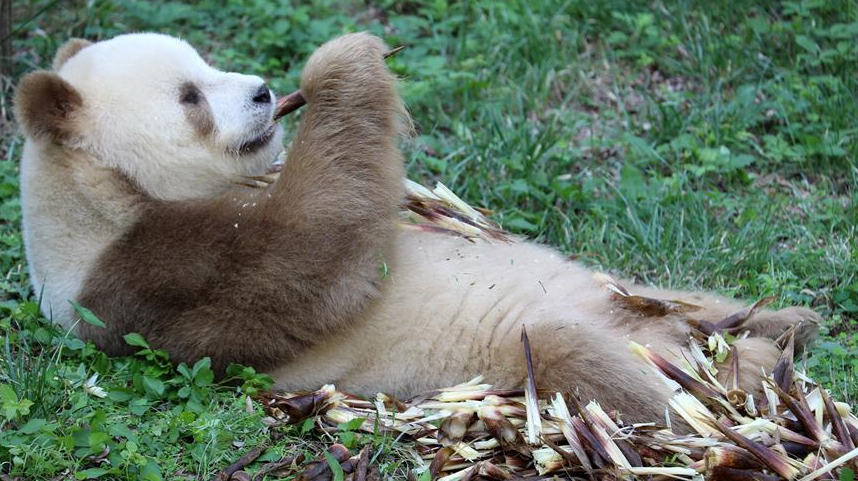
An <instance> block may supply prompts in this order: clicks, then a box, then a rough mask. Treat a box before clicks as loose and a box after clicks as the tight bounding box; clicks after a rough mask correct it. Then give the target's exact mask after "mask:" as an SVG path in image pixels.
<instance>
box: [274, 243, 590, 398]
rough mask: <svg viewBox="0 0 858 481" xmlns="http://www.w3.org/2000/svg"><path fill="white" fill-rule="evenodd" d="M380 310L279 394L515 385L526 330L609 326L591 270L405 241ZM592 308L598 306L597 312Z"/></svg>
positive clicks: (553, 255)
mask: <svg viewBox="0 0 858 481" xmlns="http://www.w3.org/2000/svg"><path fill="white" fill-rule="evenodd" d="M393 257H394V258H393V259H391V265H392V269H391V274H390V276H389V277H388V278H387V279H385V281H384V282H385V284H384V287H383V294H382V298H381V300H380V302H378V303H377V304H376V305H375V306H373V307H372V308H371V309H370V310H369V312H367V313H366V315H364V316H363V318H362V319H361V320H360V321H359V322H358V323H356V324H355V326H354V328H353V329H351V330H349V331H346V332H342V333H340V334H338V335H334V336H332V338H331V339H330V340H328V341H326V342H325V343H322V344H320V345H319V346H317V347H313V348H310V349H309V350H307V351H306V352H305V353H303V354H300V355H299V356H298V357H297V358H296V359H294V360H292V361H290V362H289V363H286V364H284V365H283V366H280V367H279V368H278V369H275V370H273V371H272V372H271V373H270V374H271V375H272V377H273V378H274V379H275V381H276V383H277V386H278V387H279V388H283V389H287V390H303V389H315V388H317V387H318V386H319V385H321V384H324V383H328V382H334V383H335V384H337V386H338V387H339V388H341V389H344V390H346V391H349V392H354V393H358V394H364V395H372V394H374V393H375V392H379V391H384V392H388V393H391V394H395V395H398V396H410V395H413V394H415V393H418V392H421V391H425V390H428V389H433V388H437V387H439V386H444V385H452V384H455V383H459V382H463V381H465V380H467V379H470V378H471V377H473V376H476V375H478V374H484V375H486V376H487V379H488V380H489V382H499V383H504V384H508V385H512V384H515V383H516V382H518V380H519V378H520V376H521V375H523V373H522V372H521V371H520V368H522V367H523V366H524V363H523V362H521V361H522V360H523V357H522V354H521V352H520V346H521V344H520V335H521V326H522V325H528V326H530V325H532V324H533V323H540V322H567V321H568V322H575V320H576V319H590V320H594V319H599V318H603V317H604V313H603V312H602V311H601V308H602V307H603V306H604V305H606V302H601V300H606V293H605V292H604V291H603V290H602V289H601V288H600V286H599V285H598V284H597V283H596V282H595V281H594V280H593V277H592V273H591V272H590V271H588V270H587V269H585V268H583V267H581V266H579V265H577V264H575V263H572V262H568V261H565V260H564V259H563V257H562V255H561V254H559V253H557V252H556V251H553V250H551V249H548V248H544V247H541V246H537V245H534V244H529V243H525V242H516V243H514V244H504V243H493V244H488V243H486V242H483V241H477V242H476V243H471V242H468V241H466V240H464V239H460V238H445V237H443V236H442V235H439V234H427V233H422V232H410V231H406V232H400V233H399V234H398V238H397V242H396V248H395V253H394V256H393ZM594 300H595V301H596V302H594Z"/></svg>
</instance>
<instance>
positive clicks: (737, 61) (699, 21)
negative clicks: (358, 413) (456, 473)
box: [0, 0, 858, 479]
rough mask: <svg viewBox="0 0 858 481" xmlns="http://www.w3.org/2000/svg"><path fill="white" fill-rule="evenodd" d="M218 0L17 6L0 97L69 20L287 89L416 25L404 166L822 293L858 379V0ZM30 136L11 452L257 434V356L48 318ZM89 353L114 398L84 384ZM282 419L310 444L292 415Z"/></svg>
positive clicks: (400, 37) (735, 273)
mask: <svg viewBox="0 0 858 481" xmlns="http://www.w3.org/2000/svg"><path fill="white" fill-rule="evenodd" d="M222 3H223V2H219V1H214V0H200V1H198V2H194V3H193V4H192V5H183V4H179V3H175V2H168V3H161V2H158V3H156V2H140V1H131V0H121V1H117V2H104V1H99V0H96V1H93V2H87V4H86V5H85V4H84V3H83V2H77V3H68V2H54V1H47V0H37V1H33V2H31V3H28V4H25V3H20V2H19V3H16V4H15V6H14V15H15V17H14V21H15V24H14V26H15V29H16V33H15V37H14V44H13V45H14V51H15V52H16V57H15V64H14V65H15V71H14V73H13V76H12V78H7V79H3V84H2V89H0V109H3V112H8V111H9V110H10V96H11V91H12V85H13V84H14V82H15V81H16V80H17V78H19V77H20V75H22V74H23V73H25V72H26V71H29V70H31V69H34V68H39V67H45V66H47V65H49V64H50V59H51V57H52V55H53V52H54V51H55V49H56V48H57V47H58V46H59V45H61V44H62V43H63V42H64V41H65V40H66V39H67V38H68V37H70V36H82V37H86V38H89V39H99V38H107V37H110V36H112V35H115V34H118V33H122V32H128V31H134V30H158V31H162V32H166V33H171V34H176V35H181V36H183V37H185V38H187V39H188V40H189V41H191V42H192V43H193V44H195V45H196V46H197V47H198V48H200V49H201V50H203V51H204V52H205V55H206V57H207V58H209V59H210V60H211V61H212V62H213V63H214V64H216V65H217V66H219V67H222V68H228V69H232V70H238V71H248V72H254V73H257V74H260V75H263V76H265V77H267V78H268V79H269V80H270V83H271V85H272V87H273V88H274V89H275V90H276V91H278V92H281V93H287V92H290V91H292V90H294V88H295V86H296V84H297V79H298V74H299V72H300V66H301V62H302V61H303V60H304V59H306V58H307V56H308V55H309V54H310V53H311V52H312V50H313V49H314V48H315V47H316V46H317V45H319V44H320V43H321V42H323V41H325V40H326V39H328V38H330V37H333V36H335V35H337V34H340V33H343V32H346V31H353V30H358V29H369V30H371V31H373V32H375V33H377V34H380V35H382V36H384V37H385V39H386V40H387V41H388V43H389V44H391V45H396V44H402V45H407V46H408V48H407V49H406V50H405V51H403V52H402V53H401V54H399V55H398V56H396V57H395V58H393V59H392V60H391V61H390V65H391V66H392V68H393V69H394V70H395V71H396V72H397V73H398V74H399V75H401V76H402V77H403V78H404V82H403V84H402V92H403V95H404V97H405V99H406V101H407V103H408V105H409V108H410V110H411V112H412V114H413V116H414V119H415V123H416V124H417V126H418V132H419V135H418V136H417V137H416V138H415V139H414V140H413V142H411V143H409V145H407V146H406V152H407V160H408V168H409V174H410V176H411V177H412V178H414V179H416V180H420V181H422V182H424V183H429V182H433V181H434V180H442V181H444V182H445V183H446V184H447V185H449V186H450V187H451V188H453V190H455V191H456V192H458V193H460V194H461V195H462V196H463V197H464V198H465V199H466V200H468V201H469V202H471V203H473V204H475V205H482V206H486V207H489V208H491V209H494V210H495V211H496V212H497V219H498V220H500V221H501V222H502V223H503V224H504V225H505V226H506V227H507V228H509V229H511V230H514V231H516V232H521V233H524V234H527V235H529V236H531V237H533V238H535V239H538V240H539V241H541V242H545V243H549V244H552V245H555V246H557V247H559V248H560V249H562V250H563V251H564V252H566V253H569V254H570V255H574V256H577V257H578V258H579V259H581V260H582V261H584V262H586V263H588V264H590V265H593V266H597V267H599V268H603V269H608V270H611V271H614V272H622V273H625V274H628V275H632V276H634V277H635V278H636V279H638V280H640V281H641V282H646V283H653V284H659V285H662V286H670V287H687V288H701V289H711V290H718V291H721V292H724V293H727V294H730V295H736V296H739V297H742V298H746V299H749V300H755V299H759V298H761V297H763V296H768V295H775V296H777V298H778V303H779V305H791V304H802V305H809V306H812V307H813V308H814V309H816V310H817V311H818V312H820V313H821V314H823V315H824V316H825V318H826V324H825V326H824V331H825V334H824V336H823V339H822V341H821V342H820V343H819V344H818V345H817V346H816V347H815V348H814V349H813V351H812V353H811V356H810V358H809V360H808V363H807V365H808V367H809V369H810V371H811V372H812V374H813V375H814V376H816V377H817V378H818V379H820V380H823V381H824V382H825V383H826V385H828V386H830V388H831V389H832V391H833V392H834V394H835V396H836V397H838V398H841V399H846V400H851V401H853V402H854V401H855V400H856V399H858V379H856V377H858V340H856V337H858V336H856V331H858V240H856V239H858V232H856V226H858V200H856V199H858V191H856V186H858V160H856V159H858V78H856V77H855V75H854V66H855V65H856V62H858V44H857V43H855V41H854V38H855V36H856V34H858V6H856V4H855V3H854V2H851V1H847V0H832V1H824V0H804V1H797V2H782V3H770V2H761V1H751V0H745V1H736V2H694V1H688V0H686V1H682V0H676V1H663V2H654V3H653V2H629V1H618V0H613V1H612V0H609V1H606V2H584V1H572V0H569V1H544V2H528V1H525V0H515V1H499V0H470V1H465V2H459V3H448V2H446V1H444V0H434V1H429V0H425V1H413V2H394V1H392V0H384V1H379V2H369V3H368V4H365V3H358V2H353V3H348V2H347V4H346V5H345V6H342V5H341V2H334V1H329V0H314V1H312V2H301V5H300V6H299V5H298V2H288V1H284V0H280V1H277V2H269V1H264V0H229V1H227V2H225V5H222ZM291 121H294V120H290V122H291ZM21 147H22V139H21V138H20V136H18V135H17V134H16V133H15V130H14V125H13V123H11V122H5V121H4V123H3V126H2V127H0V159H2V161H0V199H2V204H0V268H2V270H3V274H5V275H4V277H2V278H0V285H2V289H3V294H2V298H0V329H2V332H3V336H4V339H3V343H2V346H0V349H2V350H3V351H4V355H3V356H4V357H3V362H2V363H0V473H10V474H11V475H13V476H26V477H27V478H28V479H45V478H51V477H53V476H57V475H59V474H61V473H64V472H68V473H70V474H69V476H72V475H73V476H74V477H77V478H86V477H101V479H107V478H114V479H206V478H207V477H209V476H211V475H212V474H214V473H215V472H217V470H218V469H220V468H222V467H223V466H225V465H226V464H228V463H229V462H231V461H232V460H234V459H236V458H237V457H238V456H239V455H240V454H242V453H243V452H244V451H245V450H246V448H239V447H237V446H248V447H249V446H253V445H254V444H256V443H259V442H260V441H261V440H262V439H265V438H267V437H268V435H269V433H268V429H267V428H265V427H264V425H263V424H262V423H261V422H260V417H261V414H260V412H259V410H258V409H257V410H256V411H255V412H253V413H248V412H247V411H246V409H245V403H244V398H243V397H244V394H245V393H247V392H252V391H253V390H255V389H260V388H264V387H265V385H266V383H267V380H266V378H265V377H264V376H261V375H258V374H256V373H254V372H252V371H248V370H244V371H241V370H238V371H236V372H235V374H236V376H238V377H239V378H240V380H239V382H238V383H237V384H232V385H217V384H213V383H212V381H211V379H210V376H209V374H210V371H209V370H208V368H207V366H205V364H204V363H203V364H198V365H197V366H191V367H188V366H186V367H184V368H179V369H176V368H174V367H173V366H171V365H170V364H169V363H167V362H166V361H165V360H164V359H163V356H161V355H159V354H158V353H157V352H155V351H149V350H146V349H143V351H142V352H141V354H139V355H138V356H135V357H133V358H117V359H110V358H107V357H106V356H105V355H104V354H102V353H100V352H98V351H97V350H96V349H94V347H93V346H92V345H90V344H86V343H83V342H80V341H78V340H76V339H73V338H70V337H68V336H66V335H64V334H63V333H61V332H58V331H56V330H55V329H54V328H52V327H50V326H49V325H47V324H46V323H45V322H44V320H43V319H41V318H40V316H39V314H38V309H37V304H36V302H37V296H33V295H32V294H31V293H30V292H29V290H28V284H27V279H26V269H25V267H24V262H25V261H24V253H23V246H22V243H21V237H20V203H19V200H18V198H17V189H18V187H17V162H18V158H19V156H20V151H21ZM137 342H138V344H139V341H137ZM94 373H98V374H99V379H98V381H97V385H98V386H100V387H102V388H104V389H106V394H107V396H106V397H104V398H100V397H97V396H95V395H93V394H89V393H87V391H86V389H85V388H84V384H85V382H86V380H87V379H89V378H90V377H91V376H92V375H93V374H94ZM236 385H238V386H240V387H236ZM343 430H344V431H348V428H347V427H343ZM285 435H286V436H287V440H291V441H290V442H294V443H296V444H297V445H298V447H297V448H296V449H310V448H311V447H312V438H311V437H308V435H305V434H304V435H302V432H301V429H300V428H294V429H292V430H287V431H286V433H285ZM340 435H341V437H342V438H343V439H347V440H350V442H351V443H352V447H357V446H358V445H359V444H364V443H371V444H372V445H373V446H374V451H375V452H376V453H377V454H378V455H379V459H380V460H381V462H382V468H383V472H384V473H386V474H387V475H388V476H393V474H392V473H400V474H401V473H402V469H403V466H405V465H407V464H408V462H409V461H408V458H407V457H406V456H403V455H401V454H397V453H398V448H397V445H396V444H395V443H393V442H392V440H390V439H385V438H383V437H365V438H360V439H356V438H355V437H354V436H349V434H348V433H347V432H346V433H341V434H340ZM241 443H244V444H241ZM287 444H288V443H281V444H280V445H279V446H280V447H278V448H276V449H275V450H274V451H273V452H271V453H269V454H267V455H266V456H269V457H270V458H274V457H276V456H278V455H280V454H281V452H280V451H282V450H284V449H286V448H285V447H284V446H286V445H287ZM105 447H109V453H107V454H103V453H104V451H105ZM102 458H104V459H106V460H107V461H108V462H106V463H105V462H103V461H100V460H101V459H102Z"/></svg>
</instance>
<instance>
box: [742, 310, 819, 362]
mask: <svg viewBox="0 0 858 481" xmlns="http://www.w3.org/2000/svg"><path fill="white" fill-rule="evenodd" d="M821 322H822V316H820V315H819V314H817V313H816V312H814V311H812V310H810V309H808V308H806V307H787V308H784V309H780V310H777V311H769V310H763V311H760V312H758V313H757V314H756V315H754V316H753V317H751V318H750V319H749V321H748V324H747V327H748V330H749V331H751V335H752V336H754V337H768V338H769V339H775V340H776V339H778V338H779V337H780V336H781V335H783V334H784V333H785V332H786V331H787V330H788V329H789V328H791V327H793V326H795V348H796V352H801V351H802V350H803V349H804V347H805V346H806V345H808V344H810V343H811V342H813V341H814V340H815V339H816V336H817V334H818V333H819V325H820V323H821Z"/></svg>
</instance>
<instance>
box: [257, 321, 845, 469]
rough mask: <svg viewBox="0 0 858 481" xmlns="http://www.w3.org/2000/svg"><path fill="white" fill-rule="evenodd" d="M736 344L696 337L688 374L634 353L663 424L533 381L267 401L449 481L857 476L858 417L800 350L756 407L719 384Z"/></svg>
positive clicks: (273, 419) (273, 411)
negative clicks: (411, 395) (664, 400)
mask: <svg viewBox="0 0 858 481" xmlns="http://www.w3.org/2000/svg"><path fill="white" fill-rule="evenodd" d="M729 338H730V336H722V335H721V334H720V333H719V332H713V333H711V334H709V335H708V336H705V337H704V336H697V338H696V339H691V340H690V343H691V344H690V346H689V349H690V350H689V352H691V355H690V356H688V359H687V360H686V361H685V362H683V364H682V365H674V364H671V363H670V362H668V361H667V360H665V359H664V358H662V357H660V356H658V355H657V354H655V353H653V352H652V351H650V350H649V349H647V348H646V347H643V346H640V345H638V344H635V343H631V344H630V348H631V349H632V350H633V351H634V352H635V353H637V354H638V355H640V356H642V357H643V358H644V359H645V360H646V362H647V363H649V364H650V366H651V367H652V369H654V370H656V371H657V372H658V373H659V374H660V375H661V376H662V377H663V378H664V380H665V386H666V387H665V389H674V390H675V395H674V396H673V398H672V399H671V401H670V410H669V411H668V412H667V413H666V417H665V419H654V420H652V421H653V422H652V423H647V424H631V425H629V424H624V423H623V422H622V421H621V413H615V412H606V411H605V410H603V409H602V407H601V406H599V404H598V402H597V400H595V401H589V402H588V403H587V404H583V403H582V402H580V401H579V400H578V399H576V398H574V397H571V398H568V397H567V398H564V396H562V395H561V394H559V393H546V392H538V391H537V390H536V386H535V385H534V383H533V381H532V379H529V380H528V384H527V386H526V388H525V389H523V390H498V389H495V388H494V387H493V386H491V385H489V384H484V383H483V380H482V378H476V379H473V380H471V381H469V382H467V383H464V384H460V385H457V386H453V387H449V388H443V389H438V390H436V391H433V392H430V393H427V394H425V395H422V396H418V397H416V398H415V399H412V400H410V401H407V402H402V401H399V400H396V399H393V398H392V397H390V396H387V395H384V394H378V395H377V396H376V398H375V399H374V400H365V399H361V398H358V397H355V396H352V395H349V394H346V393H342V392H338V391H337V390H336V389H335V388H334V386H330V385H328V386H324V387H322V388H321V389H319V390H318V391H315V392H312V393H301V394H286V395H278V394H270V393H269V394H266V395H265V396H263V397H262V398H260V401H261V402H262V403H263V405H264V407H265V409H266V412H267V413H268V416H269V417H268V418H267V419H266V421H267V422H268V423H269V424H287V423H296V422H299V421H303V420H306V419H307V418H309V417H314V418H315V426H316V428H317V429H319V430H321V431H323V432H327V433H328V434H331V435H333V436H336V432H337V425H340V424H342V423H354V424H360V427H359V428H358V429H359V430H362V431H365V432H367V433H378V432H388V433H390V434H392V435H393V436H394V437H395V438H396V439H398V440H400V441H401V442H405V443H409V445H410V446H411V447H412V449H413V452H414V453H415V455H416V456H415V458H416V459H415V464H416V465H417V467H416V468H415V470H414V472H415V473H416V474H419V473H421V472H422V471H426V470H428V471H429V473H430V475H431V478H432V479H438V480H441V481H458V480H469V479H497V480H506V479H545V478H552V477H554V476H556V477H557V478H559V479H578V478H581V479H668V478H674V479H710V480H752V479H753V480H777V479H790V480H794V479H800V480H802V481H804V480H811V479H835V480H836V479H841V478H840V477H839V476H840V475H841V474H842V472H844V470H846V469H852V470H855V468H856V464H858V463H856V460H858V449H856V445H858V418H856V416H855V414H854V413H852V412H851V408H850V406H848V405H847V404H845V403H842V402H836V401H834V400H832V399H831V397H830V396H829V394H828V393H827V392H826V390H825V389H823V388H822V387H820V386H819V385H817V384H816V383H815V382H813V380H811V379H809V378H808V377H807V376H806V375H805V374H804V373H802V372H801V371H798V370H796V369H795V366H794V365H793V363H792V354H793V353H792V349H791V342H790V341H789V340H788V341H787V343H788V346H787V347H786V348H785V350H784V355H783V357H782V358H781V361H780V362H779V363H778V366H777V368H776V369H775V371H774V373H773V374H771V375H769V376H768V378H767V379H766V382H765V386H764V392H765V399H754V398H753V396H751V395H749V394H747V393H745V392H742V391H741V390H739V389H738V388H737V387H736V386H737V384H733V383H730V382H728V386H724V385H722V384H720V383H719V382H718V380H717V379H716V377H715V375H714V374H715V372H714V366H715V364H716V363H715V359H716V358H718V359H723V358H724V356H725V355H726V356H728V357H729V356H730V355H732V356H734V357H733V360H734V361H733V362H734V363H737V362H740V360H739V359H738V357H736V353H735V351H734V350H732V348H731V346H730V343H729V342H728V339H729ZM523 340H524V342H525V351H526V353H528V354H527V355H526V358H527V359H523V360H522V362H528V363H529V350H530V348H529V344H528V343H527V340H526V335H525V336H524V339H523ZM731 351H732V354H731ZM736 372H738V371H736ZM671 416H674V417H675V418H674V419H676V417H681V418H682V419H683V420H684V421H685V422H686V423H687V425H688V426H691V427H692V428H693V430H694V433H692V434H676V433H674V432H672V431H671V430H670V429H669V428H667V427H665V426H669V425H670V424H671V421H670V419H671ZM357 420H363V422H362V423H361V422H360V421H357ZM674 422H675V421H674ZM354 424H352V425H354ZM331 449H333V450H334V451H335V452H338V451H342V447H341V446H339V447H333V448H331ZM340 458H342V461H341V463H342V464H341V466H342V468H343V473H344V474H345V476H346V479H348V478H349V477H352V478H354V477H355V475H354V474H349V473H352V472H353V471H352V468H353V467H354V466H355V465H356V462H355V460H356V459H357V458H354V459H352V458H350V457H349V455H348V454H342V453H341V455H340V456H338V457H337V459H340ZM317 469H318V468H317ZM327 475H328V476H330V472H328V474H327ZM301 479H311V478H308V477H306V476H305V477H304V478H301ZM319 479H324V477H323V478H319Z"/></svg>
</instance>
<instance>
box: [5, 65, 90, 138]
mask: <svg viewBox="0 0 858 481" xmlns="http://www.w3.org/2000/svg"><path fill="white" fill-rule="evenodd" d="M82 105H83V99H82V98H81V96H80V94H78V93H77V91H76V90H75V89H74V87H72V86H71V85H69V84H68V82H66V81H65V80H63V79H62V78H60V76H59V75H57V74H55V73H53V72H46V71H38V72H32V73H29V74H27V75H25V76H24V78H22V79H21V82H20V83H18V88H16V89H15V118H17V119H18V122H20V124H21V127H22V128H23V130H24V133H25V134H27V136H29V137H33V138H38V139H45V140H49V141H52V142H56V143H63V142H65V141H68V140H69V139H70V138H71V137H72V136H73V134H74V132H75V131H76V130H77V128H78V125H77V119H76V117H75V111H76V110H77V109H79V108H80V107H81V106H82Z"/></svg>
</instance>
